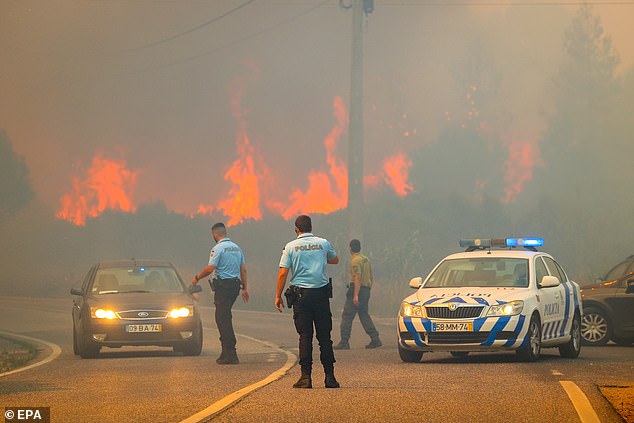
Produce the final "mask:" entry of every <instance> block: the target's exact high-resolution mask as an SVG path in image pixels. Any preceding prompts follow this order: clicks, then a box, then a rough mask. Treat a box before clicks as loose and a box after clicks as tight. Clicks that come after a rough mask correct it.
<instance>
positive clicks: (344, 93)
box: [0, 0, 634, 213]
mask: <svg viewBox="0 0 634 423" xmlns="http://www.w3.org/2000/svg"><path fill="white" fill-rule="evenodd" d="M246 3H248V0H235V1H229V0H214V1H189V2H181V1H169V0H156V1H151V0H76V1H44V0H42V1H29V0H16V1H12V0H4V1H2V2H1V3H0V64H1V69H2V70H1V71H0V72H1V75H2V76H1V78H0V97H1V98H2V101H1V102H0V127H1V128H4V129H5V130H6V132H7V134H8V136H9V138H10V140H11V142H12V144H13V146H14V149H15V150H16V151H17V152H18V153H19V154H20V155H23V156H24V158H25V160H26V164H27V166H28V167H29V169H30V172H31V177H32V182H33V185H34V189H35V191H36V193H37V195H38V197H39V198H40V199H42V200H43V201H44V202H45V203H46V204H48V205H49V206H50V207H51V208H52V209H54V210H55V209H57V208H58V207H59V204H60V199H61V197H62V196H63V195H64V194H66V193H68V192H69V191H70V190H71V189H72V178H73V177H76V178H82V177H84V176H85V174H86V171H87V170H88V169H89V168H90V167H91V164H92V160H93V157H94V156H95V155H96V154H100V155H101V156H102V157H106V158H110V159H112V160H125V163H126V166H127V167H128V169H130V170H131V171H133V172H137V174H136V182H137V186H136V190H135V194H134V197H135V198H134V201H135V202H136V203H137V204H141V203H145V202H151V201H159V200H160V201H164V202H165V203H166V205H167V206H168V208H170V209H172V210H175V211H178V212H184V213H192V212H194V211H195V210H196V207H197V206H198V205H199V204H201V203H204V204H215V203H217V202H218V201H219V200H220V199H221V198H223V197H224V196H226V195H227V192H228V190H229V189H230V187H231V185H230V184H229V183H228V182H227V181H225V180H224V179H223V175H224V174H225V173H226V172H227V170H228V168H229V166H231V163H232V162H233V161H234V160H235V159H236V158H237V157H238V152H237V150H236V145H237V144H239V142H237V140H238V136H239V133H240V128H241V125H243V126H242V128H243V129H244V130H245V133H246V135H247V136H248V139H249V142H250V146H251V147H252V149H253V152H254V155H255V156H256V166H257V163H258V162H260V163H265V164H266V166H267V169H268V176H267V177H268V178H270V179H271V181H272V186H274V187H275V188H274V189H273V190H272V191H271V192H272V194H271V195H274V196H276V198H275V200H280V199H283V198H284V196H285V195H288V194H289V193H290V192H292V190H294V189H296V188H299V189H304V188H306V186H307V183H308V174H309V173H310V172H311V171H320V170H324V169H327V167H328V165H327V163H326V149H325V148H324V145H323V142H324V140H325V139H326V137H328V135H329V134H330V133H331V131H332V130H333V128H334V127H336V126H337V118H336V117H335V116H334V110H333V102H334V101H335V98H336V97H337V96H340V97H342V98H343V99H344V102H345V103H347V99H348V97H349V81H350V42H351V41H350V28H351V25H350V23H351V13H350V11H344V10H342V9H340V8H339V2H338V1H337V0H329V1H322V0H255V1H253V2H251V3H249V4H246ZM520 3H521V4H517V5H513V2H510V1H503V0H500V1H499V2H488V1H487V2H481V1H477V0H476V1H473V2H472V1H466V2H456V3H455V4H453V5H448V4H446V2H428V1H422V0H420V1H419V0H398V1H397V0H389V1H388V0H386V1H381V0H375V11H374V13H372V14H371V15H369V17H368V19H367V27H366V32H365V101H366V107H365V118H366V124H365V131H366V174H368V175H369V174H375V173H377V172H379V171H380V169H381V163H382V161H383V159H384V158H386V157H389V156H391V155H394V154H397V153H399V152H402V153H405V154H409V153H411V152H413V151H415V150H418V149H420V148H425V145H428V144H430V143H432V142H434V140H435V139H436V137H437V135H438V133H439V131H440V130H441V129H442V127H443V125H446V124H447V121H449V120H451V121H452V122H464V124H467V125H469V124H477V125H480V126H481V127H482V128H484V129H489V130H493V131H495V132H496V133H497V134H498V135H499V137H500V138H502V139H504V138H505V137H507V138H509V137H510V138H512V137H514V136H520V137H525V138H526V137H527V138H531V137H533V138H535V139H537V138H539V134H540V133H541V131H543V130H544V129H545V125H546V118H545V117H546V116H547V114H548V111H549V109H550V107H551V98H550V95H549V94H550V89H551V84H552V79H553V77H554V76H555V75H556V73H557V70H558V67H559V63H560V58H561V55H562V52H563V36H564V31H565V29H566V28H567V27H568V26H569V24H570V21H571V19H572V17H573V16H574V13H575V12H576V10H577V9H578V7H579V5H578V4H577V2H570V4H566V3H567V2H565V1H564V2H553V3H556V4H553V3H551V2H541V1H540V2H535V3H536V4H534V5H528V3H530V2H525V1H524V2H520ZM625 3H627V4H625ZM241 4H246V5H245V6H244V7H241V8H240V9H239V10H237V11H235V12H233V13H229V14H227V13H228V12H229V11H231V10H232V9H235V8H237V7H239V6H240V5H241ZM593 10H594V12H595V13H597V14H598V15H599V16H600V17H601V20H602V23H603V27H604V30H605V32H606V34H607V35H609V36H610V37H611V38H612V41H613V45H614V47H615V49H616V51H617V52H618V53H619V55H620V59H621V65H620V67H619V71H620V72H624V71H626V70H628V69H631V67H632V66H633V65H634V43H633V42H632V41H633V40H634V25H632V22H634V2H631V3H628V2H614V1H605V2H596V4H595V5H594V9H593ZM224 14H227V15H226V16H224V17H223V16H222V15H224ZM478 96H483V97H486V98H487V102H486V105H484V104H483V105H480V104H479V103H478V101H477V100H478V98H479V97H478ZM237 111H239V113H238V112H237ZM474 111H475V112H477V119H474V117H473V112H474ZM469 112H471V113H472V115H469ZM345 140H346V139H345V137H342V139H341V140H340V141H339V144H338V146H337V153H338V156H339V158H340V159H341V160H343V161H344V162H345V161H346V156H345ZM500 172H501V173H502V172H503V169H500ZM414 188H415V187H414Z"/></svg>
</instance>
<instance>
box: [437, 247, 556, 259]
mask: <svg viewBox="0 0 634 423" xmlns="http://www.w3.org/2000/svg"><path fill="white" fill-rule="evenodd" d="M537 254H542V255H547V256H550V254H547V253H544V252H543V251H532V250H524V249H521V250H520V249H517V250H516V249H499V250H495V249H492V250H489V249H486V250H474V251H463V252H460V253H454V254H450V255H448V256H447V257H445V260H449V259H464V258H475V257H478V258H480V257H484V258H487V257H488V258H524V259H529V258H531V257H533V256H535V255H537Z"/></svg>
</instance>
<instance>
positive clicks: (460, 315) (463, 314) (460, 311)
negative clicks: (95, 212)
mask: <svg viewBox="0 0 634 423" xmlns="http://www.w3.org/2000/svg"><path fill="white" fill-rule="evenodd" d="M482 309H484V306H475V307H473V306H465V307H461V306H458V308H456V309H455V310H453V311H452V310H449V307H439V306H426V307H425V310H426V311H427V317H429V318H431V319H473V318H476V317H479V316H480V313H482Z"/></svg>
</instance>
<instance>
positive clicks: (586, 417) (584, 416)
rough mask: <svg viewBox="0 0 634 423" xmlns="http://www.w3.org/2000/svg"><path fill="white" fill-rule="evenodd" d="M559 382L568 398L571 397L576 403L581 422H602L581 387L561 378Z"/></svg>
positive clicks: (573, 402)
mask: <svg viewBox="0 0 634 423" xmlns="http://www.w3.org/2000/svg"><path fill="white" fill-rule="evenodd" d="M559 383H561V386H563V387H564V390H565V391H566V394H568V398H570V401H572V405H574V407H575V410H577V414H578V415H579V420H581V423H601V420H599V416H597V413H596V412H595V411H594V409H593V408H592V404H590V401H588V397H586V394H584V393H583V391H582V390H581V388H579V387H578V386H577V385H576V384H575V383H574V382H571V381H569V380H560V381H559Z"/></svg>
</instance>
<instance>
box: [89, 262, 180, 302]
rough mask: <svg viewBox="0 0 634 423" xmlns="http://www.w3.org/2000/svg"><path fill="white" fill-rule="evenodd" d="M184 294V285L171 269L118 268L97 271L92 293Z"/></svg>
mask: <svg viewBox="0 0 634 423" xmlns="http://www.w3.org/2000/svg"><path fill="white" fill-rule="evenodd" d="M125 292H183V285H182V284H181V283H180V281H179V280H178V276H176V272H175V271H174V269H173V268H171V267H159V266H157V267H139V268H128V267H117V268H106V269H99V270H97V274H96V275H95V280H94V282H93V285H92V293H93V294H97V295H105V294H119V293H125Z"/></svg>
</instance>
